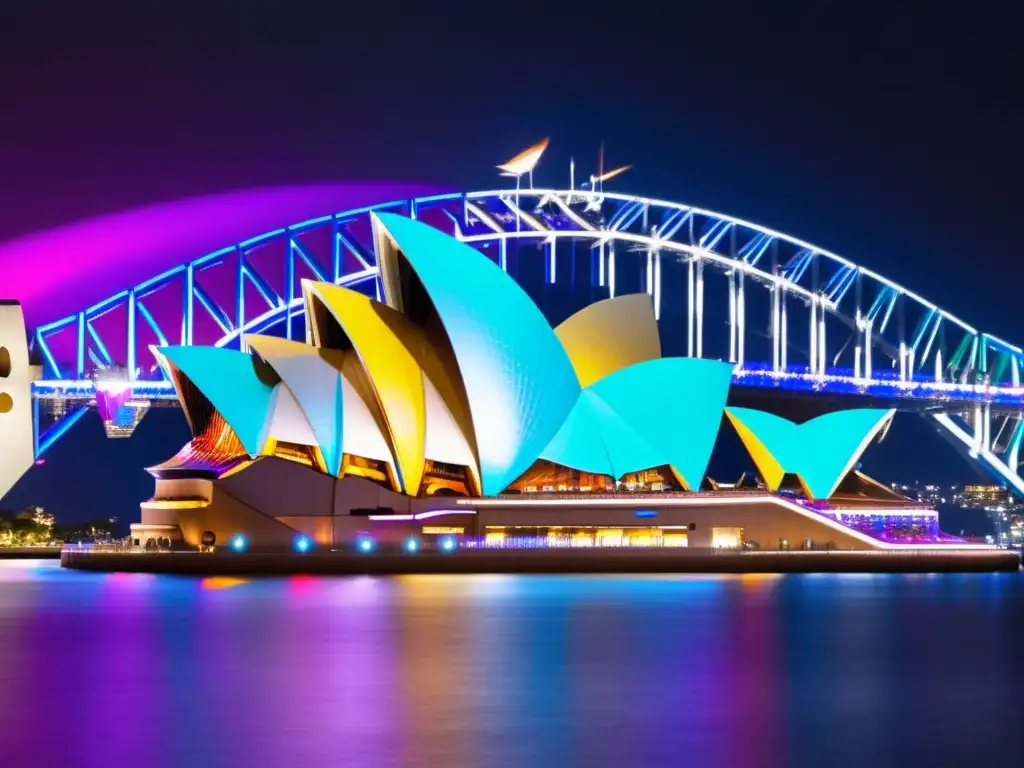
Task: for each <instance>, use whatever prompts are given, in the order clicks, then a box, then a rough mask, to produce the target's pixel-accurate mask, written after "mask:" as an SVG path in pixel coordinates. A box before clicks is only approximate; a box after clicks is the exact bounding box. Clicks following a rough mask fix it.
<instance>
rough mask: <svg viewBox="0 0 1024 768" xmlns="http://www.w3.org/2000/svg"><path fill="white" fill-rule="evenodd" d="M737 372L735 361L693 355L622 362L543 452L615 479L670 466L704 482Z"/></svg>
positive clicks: (586, 394) (684, 478) (690, 484)
mask: <svg viewBox="0 0 1024 768" xmlns="http://www.w3.org/2000/svg"><path fill="white" fill-rule="evenodd" d="M731 378H732V366H731V365H730V364H728V363H719V362H716V361H712V360H699V359H693V358H665V359H660V360H649V361H646V362H642V363H636V364H634V365H631V366H629V367H628V368H623V369H622V370H619V371H616V372H615V373H613V374H611V375H610V376H606V377H604V378H603V379H601V380H600V381H598V382H596V383H595V384H594V385H592V386H591V387H588V388H587V389H585V390H584V391H583V392H582V393H581V395H580V398H579V400H578V401H577V403H576V405H575V406H574V407H573V410H572V412H571V413H570V415H569V417H568V419H566V422H565V424H563V426H562V428H561V429H560V430H559V431H558V433H557V434H556V436H555V438H554V439H553V440H552V441H551V442H550V443H549V444H548V446H547V447H546V448H545V450H544V452H543V453H542V454H541V458H544V459H547V460H548V461H553V462H555V463H558V464H562V465H564V466H567V467H572V468H573V469H579V470H581V471H584V472H597V473H601V474H607V475H611V476H612V477H615V478H620V477H622V476H623V475H624V474H626V473H628V472H636V471H638V470H641V469H648V468H651V467H657V466H662V465H665V464H667V465H669V466H670V467H671V468H672V470H673V471H674V472H675V474H676V476H677V478H678V480H679V481H680V483H681V484H682V485H683V486H684V487H687V488H696V487H699V485H700V482H701V480H702V479H703V477H704V473H705V472H706V471H707V465H708V461H709V460H710V458H711V451H712V449H713V448H714V444H715V439H716V437H717V436H718V428H719V426H720V424H721V421H722V411H723V409H724V408H725V400H726V397H727V395H728V392H729V383H730V381H731Z"/></svg>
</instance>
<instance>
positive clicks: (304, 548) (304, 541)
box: [294, 534, 313, 552]
mask: <svg viewBox="0 0 1024 768" xmlns="http://www.w3.org/2000/svg"><path fill="white" fill-rule="evenodd" d="M294 546H295V551H296V552H309V548H310V547H312V546H313V542H312V541H311V540H310V538H309V536H305V535H302V534H300V535H298V536H296V537H295V544H294Z"/></svg>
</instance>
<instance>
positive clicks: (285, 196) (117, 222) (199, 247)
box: [0, 182, 442, 327]
mask: <svg viewBox="0 0 1024 768" xmlns="http://www.w3.org/2000/svg"><path fill="white" fill-rule="evenodd" d="M439 191H442V190H438V189H434V188H429V187H426V186H424V185H414V184H408V183H401V182H394V183H387V182H363V183H349V184H345V183H329V184H328V183H321V184H305V185H295V186H286V187H265V188H257V189H247V190H239V191H234V192H225V193H220V194H215V195H207V196H203V197H196V198H190V199H186V200H178V201H175V202H170V203H159V204H156V205H149V206H146V207H143V208H136V209H133V210H129V211H122V212H120V213H114V214H108V215H104V216H99V217H96V218H93V219H87V220H85V221H79V222H75V223H72V224H66V225H64V226H61V227H57V228H55V229H51V230H46V231H43V232H37V233H35V234H31V235H26V236H24V237H21V238H18V239H16V240H11V241H8V242H6V243H2V244H0V274H3V275H4V291H5V294H4V296H3V298H11V299H17V300H19V301H20V302H21V304H22V307H23V308H24V310H25V320H26V322H27V323H28V325H29V327H34V326H36V325H39V324H42V323H46V322H49V321H52V320H59V319H61V318H62V317H65V316H67V315H70V314H73V313H75V312H78V311H80V310H83V309H86V308H87V307H89V306H91V305H92V304H95V303H96V302H98V301H102V300H103V299H105V298H107V297H108V296H110V295H113V294H115V293H117V292H118V291H121V290H125V289H127V288H131V287H133V286H135V285H138V284H139V283H142V282H143V281H145V280H147V279H149V278H151V277H155V276H156V275H158V274H160V273H161V272H163V271H165V270H167V269H170V268H172V267H175V266H177V265H179V264H182V263H185V262H188V261H191V260H193V259H198V258H200V257H202V256H205V255H206V254H207V253H212V252H213V251H216V250H219V249H221V248H225V247H229V246H231V245H234V244H236V243H238V242H242V241H245V240H247V239H249V238H251V237H256V236H258V235H261V234H263V233H265V232H269V231H271V230H274V229H277V228H280V227H286V226H290V225H293V224H298V223H300V222H303V221H307V220H309V219H313V218H317V217H319V216H326V215H329V214H334V213H340V212H342V211H345V210H348V209H352V208H359V207H363V206H367V205H375V204H379V203H386V202H391V201H394V200H402V199H408V198H411V197H416V196H421V195H429V194H433V193H435V192H439Z"/></svg>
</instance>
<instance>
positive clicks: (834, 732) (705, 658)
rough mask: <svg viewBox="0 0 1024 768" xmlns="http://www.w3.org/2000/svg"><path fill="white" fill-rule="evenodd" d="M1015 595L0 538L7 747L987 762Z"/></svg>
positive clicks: (593, 762)
mask: <svg viewBox="0 0 1024 768" xmlns="http://www.w3.org/2000/svg"><path fill="white" fill-rule="evenodd" d="M1022 598H1024V583H1022V578H1021V577H1020V576H1019V575H1013V574H1011V575H992V576H931V577H929V576H908V577H897V576H867V577H837V576H806V577H792V576H787V577H779V576H737V577H707V576H678V577H635V578H620V577H591V576H587V577H584V576H580V577H543V576H536V577H508V576H500V577H498V576H494V577H488V576H480V577H465V576H408V577H401V578H395V579H382V578H369V577H361V578H338V579H326V578H314V577H293V578H288V579H274V580H258V579H257V580H245V579H223V578H221V579H192V578H175V577H153V576H144V575H129V574H112V575H106V576H104V575H90V574H76V573H69V572H66V571H61V570H60V569H59V568H56V567H55V565H53V564H50V563H17V564H15V565H13V566H12V564H11V563H3V562H0V729H2V732H3V733H4V734H5V739H4V741H5V746H4V758H3V764H4V765H38V764H63V765H89V764H102V765H107V766H136V765H147V766H153V768H162V767H163V766H190V767H193V766H199V765H212V766H236V765H237V766H251V765H271V766H290V765H316V766H320V765H331V766H344V765H353V766H360V768H378V767H379V768H389V767H390V766H404V765H422V766H446V767H447V766H451V767H452V768H459V767H460V766H473V767H474V768H475V767H476V766H547V765H586V766H619V765H624V766H641V765H643V766H648V765H673V766H674V765H680V764H687V765H700V766H744V765H752V766H767V767H769V768H770V767H771V766H783V765H808V766H820V765H867V764H872V765H879V766H884V765H897V764H973V765H981V764H989V763H992V762H995V761H996V760H997V759H999V758H1000V757H1001V756H1004V757H1005V756H1012V755H1013V754H1014V750H1015V749H1017V748H1018V747H1019V744H1018V743H1017V741H1019V739H1020V737H1019V736H1017V735H1016V734H1017V733H1018V729H1017V728H1016V727H1015V724H1016V723H1019V722H1020V719H1021V716H1022V715H1024V709H1022V705H1021V699H1020V697H1019V696H1016V695H1015V686H1016V685H1017V684H1018V683H1019V682H1020V681H1021V673H1022V671H1024V669H1022V664H1021V662H1020V661H1018V656H1019V654H1017V653H1015V652H1014V648H1015V642H1014V641H1015V638H1018V637H1020V633H1021V630H1022V629H1024V618H1022V615H1021V612H1020V611H1019V609H1018V606H1019V605H1020V604H1021V599H1022ZM55 733H59V734H60V738H54V734H55ZM41 756H42V757H45V760H43V759H41ZM97 756H102V757H101V759H100V758H99V757H97ZM950 761H952V762H950Z"/></svg>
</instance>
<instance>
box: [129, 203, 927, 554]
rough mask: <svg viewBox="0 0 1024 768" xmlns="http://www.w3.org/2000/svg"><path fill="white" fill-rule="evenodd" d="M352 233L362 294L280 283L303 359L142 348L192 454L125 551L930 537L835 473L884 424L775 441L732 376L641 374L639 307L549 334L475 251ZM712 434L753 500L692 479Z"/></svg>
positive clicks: (395, 233)
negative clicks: (164, 385)
mask: <svg viewBox="0 0 1024 768" xmlns="http://www.w3.org/2000/svg"><path fill="white" fill-rule="evenodd" d="M371 220H372V227H373V241H374V243H375V251H376V252H375V254H374V255H375V257H376V263H377V265H378V267H379V270H380V274H379V279H380V283H379V286H380V287H379V289H378V290H379V292H378V294H377V296H379V299H378V298H377V297H376V296H375V297H371V296H369V295H366V294H364V293H360V292H358V291H356V290H354V289H352V288H348V287H344V286H341V285H335V284H332V283H329V282H322V281H315V280H303V281H302V285H301V287H302V301H303V304H304V309H305V316H306V339H305V342H299V341H294V340H290V339H282V338H277V337H274V336H267V335H258V334H250V335H245V336H244V337H243V338H242V339H241V342H242V343H241V344H240V349H237V350H233V349H225V348H214V347H198V346H160V347H155V348H154V353H155V354H156V356H157V358H158V360H159V362H160V364H161V365H162V366H163V368H164V370H165V373H166V375H167V377H168V379H169V380H170V381H171V382H172V383H173V385H174V388H175V391H176V393H177V396H178V399H179V401H180V404H181V406H182V408H183V410H184V412H185V415H186V418H187V419H188V423H189V426H190V428H191V430H192V439H191V441H190V442H189V444H188V445H186V446H185V447H184V448H182V450H181V451H179V452H178V454H177V455H175V456H174V457H172V458H171V459H169V460H168V461H166V462H164V463H163V464H160V465H159V466H156V467H152V468H151V469H150V472H151V474H152V475H153V476H154V477H155V478H156V486H157V489H156V493H155V494H154V497H153V498H152V499H151V500H149V501H148V502H145V503H144V504H143V519H142V523H141V524H139V525H137V526H135V527H134V528H133V536H134V537H135V538H136V540H137V541H138V542H140V543H142V542H145V541H147V540H148V539H149V538H151V537H153V536H157V535H161V536H162V535H164V534H166V532H167V531H173V532H174V534H173V536H174V538H175V539H176V540H179V541H181V542H182V543H183V544H188V545H192V546H198V545H200V544H201V543H202V542H204V541H205V542H207V543H209V541H213V540H215V541H222V542H223V541H226V540H227V539H228V538H229V537H231V536H233V535H236V534H238V533H239V532H244V533H245V535H246V536H248V537H250V538H251V540H252V542H253V545H254V546H259V545H262V546H266V547H271V548H272V547H275V546H281V545H282V543H285V545H286V543H287V542H288V541H290V540H291V539H292V538H293V537H294V536H297V535H301V536H303V537H309V538H310V539H312V540H313V541H315V542H317V543H318V544H321V545H324V546H332V545H338V544H344V543H345V542H347V541H351V540H353V539H354V538H356V537H360V536H364V537H365V536H372V537H376V538H381V539H382V540H383V539H386V538H388V537H395V536H398V537H401V536H409V535H415V536H419V537H429V536H432V535H443V536H464V537H467V540H470V539H472V540H474V541H479V542H481V545H497V544H499V543H501V542H507V541H513V540H518V539H519V538H522V537H533V539H537V540H539V539H543V540H545V541H557V542H568V543H569V544H571V545H573V546H601V545H610V544H618V545H626V546H633V545H644V544H646V545H649V544H651V543H652V542H657V543H660V544H662V545H665V546H669V545H671V546H748V547H749V546H764V547H771V548H785V547H787V546H789V545H790V542H792V544H793V545H797V543H798V542H814V543H815V545H816V546H828V547H832V548H841V549H851V548H892V547H900V546H905V545H907V544H908V543H909V542H912V541H913V540H915V537H916V538H922V537H924V538H927V537H932V538H933V539H934V537H935V536H936V535H937V525H936V521H935V520H932V519H926V517H927V516H925V515H924V513H920V514H918V513H908V514H907V515H905V516H904V517H905V518H906V520H904V521H903V522H901V523H900V524H899V525H898V526H896V527H893V526H892V525H889V527H886V525H888V523H886V524H884V525H881V527H880V526H879V524H878V521H877V519H876V518H878V516H879V515H880V514H882V512H881V511H880V507H882V506H884V505H886V504H888V505H890V506H891V507H892V508H897V507H898V506H899V501H897V500H894V499H893V498H891V496H887V495H885V494H880V493H875V492H874V491H872V490H871V489H873V488H874V489H876V490H877V487H876V486H874V485H873V484H872V483H871V481H870V480H869V479H868V478H865V477H864V476H862V475H860V474H859V473H858V472H856V470H855V465H856V463H857V461H858V459H859V456H860V454H861V453H862V452H863V451H864V450H865V449H866V447H867V446H868V444H869V443H870V442H871V441H872V440H873V439H874V438H876V437H877V435H878V434H879V433H880V432H881V431H882V430H883V428H884V426H885V424H886V423H887V422H888V419H889V417H890V416H891V411H885V410H865V409H857V410H850V411H839V412H834V413H829V414H825V415H822V416H819V417H818V418H815V419H812V420H809V421H806V422H805V423H802V424H797V423H794V422H792V421H789V420H787V419H786V418H784V417H782V416H780V415H775V414H771V413H767V412H762V411H755V410H751V409H748V408H741V407H733V406H731V405H729V401H730V383H731V381H732V379H733V373H734V371H733V368H734V366H733V364H732V363H727V362H720V361H717V360H708V359H701V358H699V357H685V358H684V357H664V356H663V355H662V347H661V340H660V337H659V328H658V321H657V319H656V318H655V314H654V309H653V306H652V303H651V297H650V296H649V295H648V294H646V293H640V294H624V295H620V296H616V297H614V298H608V299H605V300H602V301H597V302H596V303H593V304H590V305H589V306H587V307H585V308H584V309H582V310H581V311H579V312H577V313H576V314H574V315H572V316H571V317H569V318H568V319H567V320H565V321H564V322H562V323H561V324H559V325H558V326H557V327H554V328H553V327H552V325H551V323H549V321H548V320H547V318H546V317H545V315H544V314H543V313H542V312H541V310H540V309H539V308H538V306H537V305H536V304H535V303H534V302H533V300H532V299H531V298H530V296H529V295H528V294H527V293H526V291H525V290H524V289H523V288H522V287H521V286H520V285H519V284H518V283H517V282H516V281H515V280H514V279H513V278H512V277H510V276H509V275H508V274H507V273H506V271H505V270H503V269H502V268H501V267H500V266H499V265H498V264H496V263H495V261H494V260H492V259H491V258H489V257H488V256H487V255H485V254H484V253H482V252H480V251H478V250H476V249H474V248H473V247H471V246H470V245H468V244H466V243H463V242H461V241H460V240H459V239H457V238H453V237H451V236H449V235H447V234H444V233H442V232H441V231H439V230H437V229H435V228H433V227H431V226H429V225H428V224H426V223H423V222H419V221H416V220H414V219H410V218H405V217H403V216H399V215H397V214H391V213H374V214H372V216H371ZM723 425H731V426H728V427H724V428H728V429H733V430H735V431H736V433H737V434H738V436H739V437H740V439H741V441H742V443H743V445H744V446H745V447H746V449H747V450H748V451H749V454H750V457H751V459H752V461H753V462H754V464H755V466H756V468H757V471H758V473H759V478H758V480H757V481H756V482H754V483H753V484H752V485H749V486H747V487H743V488H741V487H740V486H739V485H736V486H734V487H733V488H731V489H729V490H724V489H723V484H716V483H714V482H713V481H711V480H710V479H709V478H707V471H708V465H709V462H710V461H711V458H712V453H713V451H714V450H715V446H716V444H717V443H718V439H719V432H720V430H721V429H723ZM787 477H792V478H796V479H797V481H798V483H797V484H796V485H795V486H794V485H793V484H792V483H790V484H787V483H786V482H785V481H786V478H787ZM709 486H710V489H709ZM865 488H866V489H869V490H868V491H865V490H864V489H865ZM840 497H842V501H841V502H840ZM904 501H905V500H904ZM887 519H888V518H887ZM890 522H891V520H890Z"/></svg>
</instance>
